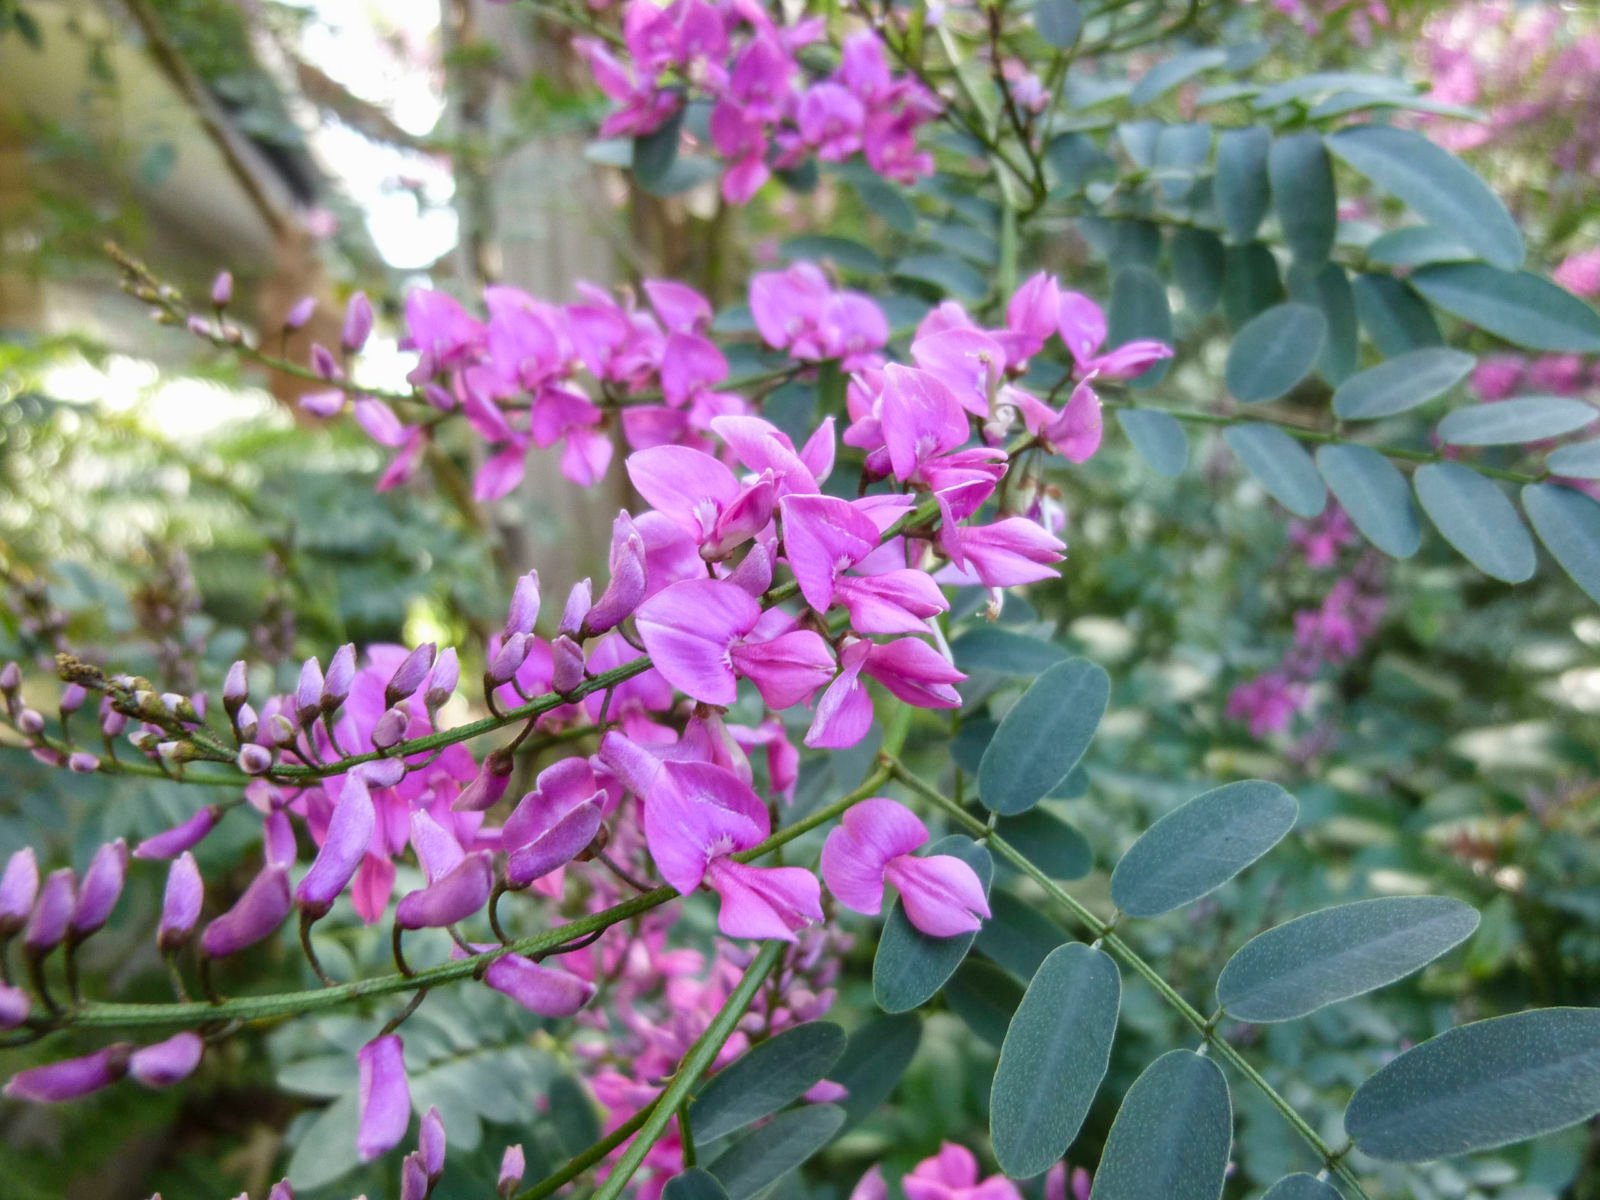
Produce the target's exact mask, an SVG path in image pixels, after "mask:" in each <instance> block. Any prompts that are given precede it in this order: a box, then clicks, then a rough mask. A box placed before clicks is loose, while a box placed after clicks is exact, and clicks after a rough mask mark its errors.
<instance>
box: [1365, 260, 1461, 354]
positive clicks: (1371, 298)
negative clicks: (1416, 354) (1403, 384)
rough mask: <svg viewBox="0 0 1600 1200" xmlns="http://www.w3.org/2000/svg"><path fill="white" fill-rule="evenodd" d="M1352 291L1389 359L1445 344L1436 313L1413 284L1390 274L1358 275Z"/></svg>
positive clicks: (1370, 332)
mask: <svg viewBox="0 0 1600 1200" xmlns="http://www.w3.org/2000/svg"><path fill="white" fill-rule="evenodd" d="M1351 290H1352V291H1353V292H1354V293H1355V298H1356V315H1357V316H1359V317H1360V318H1361V328H1362V329H1364V330H1366V332H1367V337H1368V338H1369V339H1370V340H1371V342H1372V344H1373V345H1374V346H1376V347H1377V348H1378V353H1380V354H1382V355H1383V356H1384V357H1385V358H1393V357H1395V356H1396V355H1399V354H1409V353H1410V352H1411V351H1413V350H1421V349H1422V348H1423V347H1425V346H1442V345H1444V335H1443V334H1442V333H1440V332H1439V323H1438V322H1437V321H1435V320H1434V319H1433V312H1432V311H1431V310H1430V309H1429V308H1428V306H1427V305H1426V304H1424V303H1423V302H1422V298H1421V297H1420V296H1418V295H1417V294H1416V292H1414V291H1412V290H1411V288H1410V286H1409V285H1407V284H1405V283H1402V282H1401V281H1400V280H1398V279H1395V278H1394V277H1393V276H1390V275H1357V276H1356V278H1355V282H1354V283H1353V284H1351Z"/></svg>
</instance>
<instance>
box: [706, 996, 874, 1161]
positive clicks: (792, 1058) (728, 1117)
mask: <svg viewBox="0 0 1600 1200" xmlns="http://www.w3.org/2000/svg"><path fill="white" fill-rule="evenodd" d="M844 1046H845V1037H844V1030H843V1029H841V1028H839V1026H837V1025H834V1024H832V1023H830V1022H828V1021H808V1022H807V1023H806V1024H804V1025H796V1026H794V1027H793V1028H791V1029H786V1030H784V1031H783V1032H782V1033H780V1034H778V1035H777V1036H776V1037H773V1038H769V1039H767V1040H766V1041H764V1042H761V1043H759V1044H757V1045H756V1046H755V1047H753V1048H752V1049H751V1050H749V1051H748V1052H746V1053H745V1054H744V1055H742V1056H741V1057H740V1058H738V1059H735V1060H734V1061H733V1062H731V1063H729V1064H728V1065H727V1066H726V1067H723V1068H722V1069H721V1070H720V1071H718V1072H717V1073H716V1074H715V1075H713V1076H712V1077H711V1078H710V1080H708V1081H707V1082H706V1083H705V1085H704V1086H703V1087H701V1089H700V1093H699V1095H697V1096H696V1097H695V1098H694V1104H693V1105H691V1106H690V1109H689V1118H690V1121H691V1122H692V1124H693V1126H694V1133H695V1136H696V1137H698V1138H704V1139H705V1140H706V1141H711V1140H713V1139H714V1138H719V1137H724V1136H726V1135H727V1134H730V1133H733V1132H734V1131H735V1130H738V1129H743V1128H744V1127H745V1126H746V1125H750V1124H753V1123H754V1122H756V1121H759V1120H760V1119H761V1118H762V1117H765V1116H768V1115H770V1114H771V1113H775V1112H777V1111H778V1110H779V1109H780V1108H783V1107H784V1106H785V1105H788V1104H791V1103H793V1102H794V1101H796V1100H798V1099H799V1098H800V1097H801V1096H803V1095H805V1093H806V1092H807V1091H808V1090H809V1089H810V1088H811V1087H812V1086H814V1085H815V1084H817V1083H818V1082H820V1081H821V1080H822V1079H824V1078H826V1076H827V1074H828V1071H829V1069H830V1068H831V1067H832V1066H833V1064H834V1063H836V1062H838V1061H839V1056H840V1055H841V1054H843V1053H844Z"/></svg>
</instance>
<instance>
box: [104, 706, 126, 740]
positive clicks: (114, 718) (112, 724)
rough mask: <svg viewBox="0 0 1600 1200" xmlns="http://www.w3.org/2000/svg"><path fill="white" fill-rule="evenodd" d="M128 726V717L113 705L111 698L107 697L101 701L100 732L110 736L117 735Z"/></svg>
mask: <svg viewBox="0 0 1600 1200" xmlns="http://www.w3.org/2000/svg"><path fill="white" fill-rule="evenodd" d="M127 727H128V718H127V717H126V716H125V715H124V714H122V713H119V712H118V711H117V710H116V709H114V708H112V707H111V699H110V697H107V698H106V699H104V700H102V701H101V702H100V732H101V733H103V734H105V735H106V736H107V737H108V738H111V737H116V736H117V735H118V734H120V733H121V732H122V731H123V730H124V729H126V728H127Z"/></svg>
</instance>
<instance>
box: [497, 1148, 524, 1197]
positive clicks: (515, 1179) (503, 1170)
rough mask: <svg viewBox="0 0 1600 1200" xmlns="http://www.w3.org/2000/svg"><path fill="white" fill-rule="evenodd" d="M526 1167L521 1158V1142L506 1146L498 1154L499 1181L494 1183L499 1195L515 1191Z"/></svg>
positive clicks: (506, 1194) (507, 1194)
mask: <svg viewBox="0 0 1600 1200" xmlns="http://www.w3.org/2000/svg"><path fill="white" fill-rule="evenodd" d="M527 1169H528V1165H527V1162H526V1160H525V1159H524V1158H523V1154H522V1146H521V1144H520V1143H519V1144H517V1145H515V1146H507V1147H506V1152H505V1153H504V1154H503V1155H501V1156H500V1182H499V1183H498V1184H497V1185H496V1190H498V1191H499V1193H500V1195H501V1196H503V1197H509V1196H510V1195H511V1193H512V1192H514V1191H516V1190H517V1188H518V1186H519V1185H520V1184H521V1183H522V1174H523V1172H524V1171H526V1170H527Z"/></svg>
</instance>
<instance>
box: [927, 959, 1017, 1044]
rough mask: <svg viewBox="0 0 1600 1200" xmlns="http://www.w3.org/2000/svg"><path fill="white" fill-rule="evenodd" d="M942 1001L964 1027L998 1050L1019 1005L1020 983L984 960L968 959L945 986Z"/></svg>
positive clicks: (1012, 976) (1001, 969)
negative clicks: (964, 1023) (964, 1024)
mask: <svg viewBox="0 0 1600 1200" xmlns="http://www.w3.org/2000/svg"><path fill="white" fill-rule="evenodd" d="M944 999H945V1003H946V1004H948V1005H949V1006H950V1010H951V1011H952V1012H954V1013H955V1014H956V1016H958V1017H960V1018H961V1019H962V1020H963V1021H965V1022H966V1023H967V1028H969V1029H971V1030H972V1032H973V1033H975V1034H977V1035H978V1036H979V1037H981V1038H982V1039H983V1040H984V1041H986V1042H988V1043H989V1044H990V1045H991V1046H993V1047H994V1048H995V1049H996V1050H998V1049H1000V1047H1001V1045H1002V1044H1003V1043H1004V1042H1005V1040H1006V1030H1007V1029H1009V1028H1010V1027H1011V1018H1012V1016H1013V1015H1014V1014H1015V1013H1016V1011H1017V1006H1018V1005H1020V1004H1021V1003H1022V984H1021V983H1020V982H1018V980H1017V978H1016V976H1014V975H1012V974H1011V972H1009V971H1007V970H1005V969H1003V968H1001V967H999V966H996V965H995V964H994V963H992V962H990V961H988V960H987V959H983V958H969V959H967V961H966V962H964V963H962V964H961V969H960V970H959V971H957V972H956V973H955V974H954V975H952V976H950V982H949V983H947V984H945V985H944Z"/></svg>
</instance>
